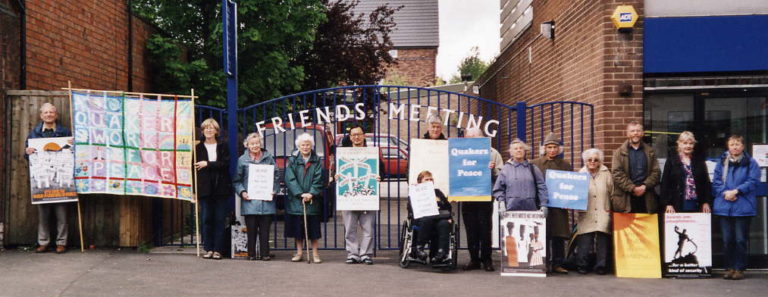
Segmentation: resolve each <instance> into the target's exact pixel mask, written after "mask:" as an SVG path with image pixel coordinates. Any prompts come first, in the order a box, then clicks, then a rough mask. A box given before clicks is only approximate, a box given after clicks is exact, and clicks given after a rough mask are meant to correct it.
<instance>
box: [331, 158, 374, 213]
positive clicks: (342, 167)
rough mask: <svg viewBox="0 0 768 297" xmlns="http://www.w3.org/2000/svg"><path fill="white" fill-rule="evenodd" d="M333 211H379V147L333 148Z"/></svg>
mask: <svg viewBox="0 0 768 297" xmlns="http://www.w3.org/2000/svg"><path fill="white" fill-rule="evenodd" d="M336 174H338V175H339V179H338V181H337V182H336V210H379V181H378V180H377V178H378V177H379V150H378V148H376V147H340V148H337V149H336Z"/></svg>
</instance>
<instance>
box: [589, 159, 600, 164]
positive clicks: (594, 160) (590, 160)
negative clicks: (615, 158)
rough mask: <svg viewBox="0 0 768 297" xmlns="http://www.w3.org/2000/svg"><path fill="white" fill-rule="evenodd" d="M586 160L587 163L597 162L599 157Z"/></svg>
mask: <svg viewBox="0 0 768 297" xmlns="http://www.w3.org/2000/svg"><path fill="white" fill-rule="evenodd" d="M587 162H589V163H598V162H600V159H587Z"/></svg>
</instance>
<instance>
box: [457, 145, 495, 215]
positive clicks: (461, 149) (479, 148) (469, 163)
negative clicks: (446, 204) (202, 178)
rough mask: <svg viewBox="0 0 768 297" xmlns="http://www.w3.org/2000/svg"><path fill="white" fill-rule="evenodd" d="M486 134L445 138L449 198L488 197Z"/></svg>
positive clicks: (461, 199)
mask: <svg viewBox="0 0 768 297" xmlns="http://www.w3.org/2000/svg"><path fill="white" fill-rule="evenodd" d="M490 162H491V140H490V138H451V139H448V167H449V182H448V183H449V188H450V193H451V194H450V196H448V200H450V201H491V187H492V185H491V169H490V168H488V164H489V163H490Z"/></svg>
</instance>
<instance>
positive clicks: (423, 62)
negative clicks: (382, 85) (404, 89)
mask: <svg viewBox="0 0 768 297" xmlns="http://www.w3.org/2000/svg"><path fill="white" fill-rule="evenodd" d="M395 51H397V58H396V61H397V64H395V65H393V66H392V67H391V68H390V69H389V70H388V71H387V77H386V78H385V80H386V81H395V82H398V81H399V82H400V83H402V84H404V85H406V86H419V87H429V86H432V85H434V84H435V77H436V67H437V65H436V63H437V62H436V60H437V48H399V49H395Z"/></svg>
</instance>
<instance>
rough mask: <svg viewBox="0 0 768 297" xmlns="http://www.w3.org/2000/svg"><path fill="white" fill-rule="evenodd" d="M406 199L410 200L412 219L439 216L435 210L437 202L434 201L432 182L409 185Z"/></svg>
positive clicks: (438, 212)
mask: <svg viewBox="0 0 768 297" xmlns="http://www.w3.org/2000/svg"><path fill="white" fill-rule="evenodd" d="M408 197H409V199H411V209H413V218H414V219H419V218H423V217H428V216H436V215H438V214H440V211H439V210H438V209H437V200H435V199H436V196H435V185H434V184H432V182H426V183H420V184H417V185H410V186H409V187H408Z"/></svg>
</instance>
